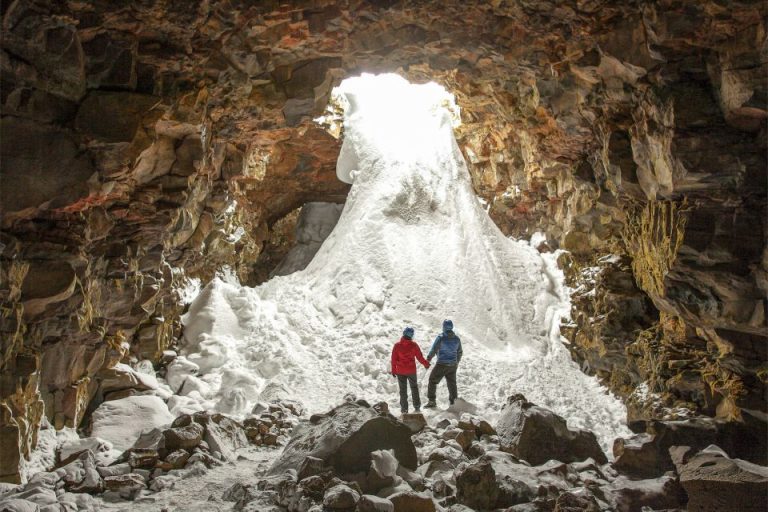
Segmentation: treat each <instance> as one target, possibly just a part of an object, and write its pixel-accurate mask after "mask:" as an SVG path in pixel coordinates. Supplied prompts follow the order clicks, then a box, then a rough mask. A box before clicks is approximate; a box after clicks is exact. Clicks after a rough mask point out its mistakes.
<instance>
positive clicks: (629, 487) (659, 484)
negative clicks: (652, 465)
mask: <svg viewBox="0 0 768 512" xmlns="http://www.w3.org/2000/svg"><path fill="white" fill-rule="evenodd" d="M600 489H601V491H602V492H603V494H604V495H606V497H609V499H610V500H611V502H612V504H613V506H614V507H615V509H616V510H617V511H618V512H634V511H639V510H641V509H643V508H645V507H647V508H650V509H652V510H664V509H677V508H680V507H682V506H683V505H684V503H685V494H684V493H683V490H682V488H681V487H680V483H679V482H678V481H677V478H675V477H673V476H669V475H667V476H662V477H659V478H653V479H647V480H630V479H629V478H626V477H624V476H620V477H619V478H617V479H616V480H614V481H613V482H611V483H610V484H608V485H607V486H602V487H601V488H600ZM689 510H693V509H690V508H689Z"/></svg>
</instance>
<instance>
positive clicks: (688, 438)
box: [613, 418, 768, 478]
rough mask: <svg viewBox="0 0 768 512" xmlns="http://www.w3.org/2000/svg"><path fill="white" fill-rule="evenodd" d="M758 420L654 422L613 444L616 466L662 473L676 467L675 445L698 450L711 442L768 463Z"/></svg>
mask: <svg viewBox="0 0 768 512" xmlns="http://www.w3.org/2000/svg"><path fill="white" fill-rule="evenodd" d="M754 423H756V422H751V423H750V422H744V423H739V422H724V421H719V420H716V419H714V418H692V419H687V420H678V421H652V422H649V423H648V425H647V427H646V432H644V433H640V434H636V435H634V436H632V437H630V438H627V439H617V440H616V441H615V442H614V444H613V455H614V456H615V457H616V460H615V462H614V467H615V468H616V469H617V470H619V471H620V472H622V473H624V474H627V475H629V476H632V477H635V478H651V477H655V476H661V475H662V474H664V472H666V471H671V470H673V469H674V468H675V465H674V464H673V461H672V458H671V456H670V452H669V450H670V448H671V447H673V446H688V447H690V448H691V450H693V452H697V451H699V450H702V449H704V448H706V447H707V446H709V445H711V444H715V445H718V446H721V447H723V449H724V451H725V452H726V453H727V454H729V455H730V456H731V457H740V458H745V459H747V460H749V461H750V462H754V463H757V464H765V463H766V448H765V446H766V437H768V434H766V432H765V430H764V425H762V426H761V425H759V424H754Z"/></svg>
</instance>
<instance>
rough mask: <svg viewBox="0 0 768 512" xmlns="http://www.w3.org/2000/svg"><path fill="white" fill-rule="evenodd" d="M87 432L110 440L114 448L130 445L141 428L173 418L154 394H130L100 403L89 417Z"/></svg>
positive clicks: (150, 426)
mask: <svg viewBox="0 0 768 512" xmlns="http://www.w3.org/2000/svg"><path fill="white" fill-rule="evenodd" d="M91 421H92V426H91V435H92V436H94V437H99V438H101V439H104V440H105V441H109V442H110V443H112V446H113V447H114V448H115V449H116V450H120V451H124V450H127V449H128V448H130V447H131V446H133V443H134V442H135V441H136V440H137V439H139V436H140V435H141V433H142V431H144V430H148V429H152V428H156V427H162V426H164V425H167V424H169V423H171V422H172V421H173V417H172V416H171V414H170V412H168V407H167V406H166V405H165V402H163V401H162V400H161V399H160V398H158V397H156V396H150V395H147V396H131V397H128V398H122V399H120V400H113V401H111V402H104V403H103V404H101V405H100V406H99V407H98V408H97V409H96V410H95V411H94V412H93V416H92V417H91Z"/></svg>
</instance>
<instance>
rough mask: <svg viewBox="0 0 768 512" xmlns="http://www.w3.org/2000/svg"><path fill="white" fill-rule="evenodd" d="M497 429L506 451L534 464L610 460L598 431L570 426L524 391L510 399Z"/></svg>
mask: <svg viewBox="0 0 768 512" xmlns="http://www.w3.org/2000/svg"><path fill="white" fill-rule="evenodd" d="M496 431H497V432H498V435H499V444H500V445H501V449H502V450H503V451H507V452H509V453H512V454H513V455H515V456H517V457H520V458H521V459H523V460H526V461H528V462H530V463H531V464H534V465H538V464H542V463H544V462H546V461H548V460H550V459H555V460H559V461H560V462H566V463H567V462H576V461H581V460H584V459H587V458H589V457H592V458H593V459H595V460H596V461H598V462H599V463H601V464H605V463H606V462H608V458H607V457H606V456H605V453H603V450H602V449H601V448H600V445H599V444H598V442H597V438H596V437H595V434H593V433H592V432H589V431H586V430H571V429H569V428H568V426H567V425H566V422H565V420H564V419H563V418H561V417H560V416H558V415H557V414H555V413H553V412H552V411H550V410H547V409H544V408H543V407H539V406H537V405H534V404H532V403H530V402H528V401H527V400H526V399H525V397H524V396H523V395H519V394H518V395H513V396H511V397H509V398H508V399H507V403H506V405H505V406H504V407H503V408H502V411H501V414H500V417H499V422H498V425H497V426H496Z"/></svg>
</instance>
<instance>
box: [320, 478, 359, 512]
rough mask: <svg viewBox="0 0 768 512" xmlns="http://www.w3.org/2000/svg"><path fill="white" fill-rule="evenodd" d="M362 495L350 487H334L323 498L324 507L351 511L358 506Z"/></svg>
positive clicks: (341, 485) (340, 485)
mask: <svg viewBox="0 0 768 512" xmlns="http://www.w3.org/2000/svg"><path fill="white" fill-rule="evenodd" d="M359 499H360V494H358V493H357V491H355V490H354V489H352V488H351V487H349V486H348V485H344V484H339V485H334V486H333V487H331V488H330V489H328V490H327V491H325V496H324V497H323V506H324V507H326V508H329V509H331V510H350V509H352V508H354V507H355V505H357V502H358V500H359Z"/></svg>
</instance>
